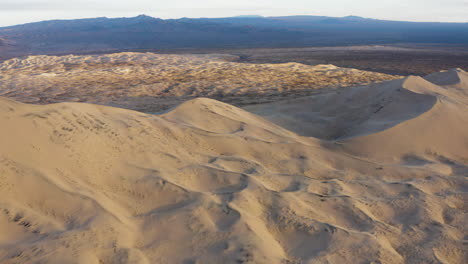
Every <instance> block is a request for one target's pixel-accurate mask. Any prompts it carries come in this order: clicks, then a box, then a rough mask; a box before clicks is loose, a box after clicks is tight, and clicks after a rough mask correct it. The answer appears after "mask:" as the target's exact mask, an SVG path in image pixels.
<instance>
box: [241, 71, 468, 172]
mask: <svg viewBox="0 0 468 264" xmlns="http://www.w3.org/2000/svg"><path fill="white" fill-rule="evenodd" d="M465 75H466V72H463V71H461V70H456V71H455V70H451V71H446V72H440V73H436V74H433V75H431V76H429V77H426V79H427V80H425V79H423V78H421V77H415V76H410V77H407V78H404V79H401V80H394V81H389V82H385V83H381V84H374V85H370V86H363V87H356V88H350V89H347V90H344V91H336V92H330V93H324V94H322V95H317V96H313V97H306V98H302V99H299V100H293V101H285V102H280V103H272V104H269V105H259V106H251V107H247V108H246V109H248V110H249V111H252V112H254V113H257V114H259V115H262V116H264V117H266V118H267V119H269V120H271V121H273V122H275V123H277V124H279V125H282V126H284V127H286V128H289V129H291V130H293V131H295V132H297V133H299V134H302V135H306V136H314V137H319V138H323V139H328V140H334V141H336V143H335V145H337V144H339V145H340V146H342V147H343V148H344V149H346V150H347V151H350V152H351V153H353V154H356V155H360V156H365V157H367V158H374V159H376V160H381V161H382V160H387V161H399V160H400V159H402V158H403V157H405V156H419V158H421V159H423V160H426V159H428V160H434V159H440V158H447V159H454V160H457V161H459V162H462V163H466V162H467V161H468V151H467V149H468V134H467V133H466V131H468V115H467V114H466V113H468V86H467V85H466V84H465V82H464V81H463V80H464V78H465ZM455 77H457V78H455ZM428 80H432V81H434V82H436V83H439V84H443V83H445V84H446V85H445V86H443V87H442V86H438V85H436V84H434V83H431V82H429V81H428ZM449 83H450V84H449Z"/></svg>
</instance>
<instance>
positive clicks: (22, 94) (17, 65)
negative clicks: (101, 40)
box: [0, 53, 401, 112]
mask: <svg viewBox="0 0 468 264" xmlns="http://www.w3.org/2000/svg"><path fill="white" fill-rule="evenodd" d="M238 59H239V57H237V56H232V55H165V54H154V53H116V54H107V55H83V56H73V55H69V56H58V57H57V56H30V57H24V58H16V59H11V60H8V61H4V62H2V63H0V96H5V97H8V98H11V99H14V100H16V101H19V102H23V103H35V104H48V103H57V102H87V103H95V104H105V105H113V106H119V107H124V108H128V109H132V110H138V111H143V112H159V111H161V110H166V109H168V108H170V107H173V106H175V105H178V104H180V103H181V102H183V101H185V100H188V99H190V98H194V97H200V96H203V97H211V98H215V99H219V100H222V101H224V102H228V103H234V104H236V105H246V104H253V103H262V102H272V101H277V100H278V99H284V97H301V96H304V95H310V94H313V93H315V92H317V91H319V90H323V89H326V88H328V89H336V88H340V87H349V86H358V85H364V84H369V83H373V82H380V81H385V80H391V79H396V78H401V77H399V76H393V75H387V74H381V73H374V72H367V71H360V70H355V69H347V68H339V67H335V66H333V65H316V66H308V65H303V64H299V63H283V64H248V63H239V62H236V61H237V60H238Z"/></svg>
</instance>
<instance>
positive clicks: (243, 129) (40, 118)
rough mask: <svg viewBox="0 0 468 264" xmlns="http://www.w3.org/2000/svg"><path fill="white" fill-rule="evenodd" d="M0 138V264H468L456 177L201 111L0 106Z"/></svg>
mask: <svg viewBox="0 0 468 264" xmlns="http://www.w3.org/2000/svg"><path fill="white" fill-rule="evenodd" d="M408 93H409V92H408ZM424 100H425V99H424ZM424 100H423V101H424ZM436 105H437V103H436ZM433 107H434V106H432V108H433ZM432 108H431V109H432ZM0 124H1V125H2V128H1V129H0V164H1V166H0V231H2V232H0V262H1V263H87V264H88V263H325V262H329V263H372V262H373V263H405V262H406V263H408V262H412V263H414V262H422V263H428V262H436V263H437V262H440V263H462V261H463V260H464V259H466V257H467V252H466V250H465V248H464V244H463V239H466V233H467V230H466V213H465V212H464V207H465V205H464V202H463V201H464V196H465V194H466V192H467V190H468V182H467V180H466V176H464V174H463V172H462V171H459V169H462V168H460V167H456V166H455V165H453V166H452V165H451V164H446V163H440V164H439V165H440V166H445V167H447V170H450V171H446V172H444V171H442V170H440V168H439V167H437V166H416V165H415V166H407V164H401V166H397V165H389V166H387V165H385V164H380V163H378V162H377V161H373V162H370V161H366V160H363V159H361V158H357V157H354V156H351V155H349V154H348V153H346V152H342V151H332V150H331V149H329V148H327V147H326V146H325V145H326V144H325V142H322V141H320V140H318V139H314V138H306V137H301V136H298V135H296V134H295V133H293V132H290V131H288V130H286V129H284V128H281V127H278V126H277V125H275V124H272V123H270V122H269V121H266V120H265V119H263V118H260V117H258V116H255V115H253V114H250V113H248V112H246V111H244V110H241V109H239V108H236V107H233V106H230V105H227V104H224V103H221V102H218V101H214V100H211V99H196V100H192V101H188V102H186V103H184V104H182V105H181V106H179V107H177V108H176V109H173V110H172V111H170V112H168V113H166V114H163V115H159V116H156V115H147V114H142V113H139V112H133V111H129V110H123V109H118V108H111V107H104V106H95V105H89V104H79V103H60V104H53V105H44V106H33V105H25V104H20V103H17V102H14V101H10V100H7V99H2V98H0ZM449 175H450V176H449Z"/></svg>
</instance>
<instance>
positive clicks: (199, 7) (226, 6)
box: [0, 0, 468, 26]
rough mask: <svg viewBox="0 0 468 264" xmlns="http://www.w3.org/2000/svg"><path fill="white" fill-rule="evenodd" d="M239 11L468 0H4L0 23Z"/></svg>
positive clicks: (452, 14)
mask: <svg viewBox="0 0 468 264" xmlns="http://www.w3.org/2000/svg"><path fill="white" fill-rule="evenodd" d="M139 14H146V15H150V16H154V17H160V18H179V17H225V16H236V15H251V14H256V15H264V16H278V15H324V16H346V15H357V16H363V17H369V18H379V19H391V20H407V21H443V22H468V0H391V1H390V0H318V1H314V0H231V1H226V0H196V1H195V0H190V1H188V0H0V26H7V25H14V24H20V23H26V22H34V21H39V20H47V19H69V18H86V17H101V16H107V17H128V16H135V15H139Z"/></svg>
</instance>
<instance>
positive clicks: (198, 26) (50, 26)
mask: <svg viewBox="0 0 468 264" xmlns="http://www.w3.org/2000/svg"><path fill="white" fill-rule="evenodd" d="M391 43H444V44H466V45H468V23H432V22H431V23H420V22H401V21H385V20H377V19H369V18H362V17H357V16H347V17H324V16H286V17H261V16H239V17H228V18H198V19H194V18H181V19H167V20H163V19H158V18H153V17H150V16H145V15H140V16H137V17H132V18H105V17H101V18H91V19H76V20H50V21H43V22H37V23H29V24H23V25H16V26H10V27H2V28H0V58H1V53H2V52H3V53H4V54H5V53H6V52H13V53H14V52H16V53H19V54H60V53H69V52H96V51H111V50H145V49H146V50H147V49H182V48H237V47H243V48H246V47H305V46H343V45H365V44H391Z"/></svg>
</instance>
